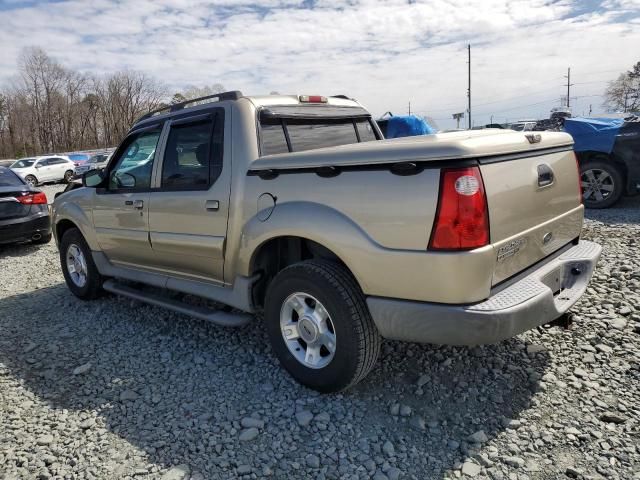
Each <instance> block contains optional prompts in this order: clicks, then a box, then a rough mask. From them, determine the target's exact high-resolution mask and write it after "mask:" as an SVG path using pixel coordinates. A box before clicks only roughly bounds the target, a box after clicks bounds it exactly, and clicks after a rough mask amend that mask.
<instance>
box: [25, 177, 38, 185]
mask: <svg viewBox="0 0 640 480" xmlns="http://www.w3.org/2000/svg"><path fill="white" fill-rule="evenodd" d="M24 181H25V182H27V185H29V186H30V187H33V188H35V187H37V186H38V179H37V178H36V177H34V176H33V175H27V176H26V177H24Z"/></svg>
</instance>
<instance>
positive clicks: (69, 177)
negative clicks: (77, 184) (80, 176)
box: [64, 170, 74, 183]
mask: <svg viewBox="0 0 640 480" xmlns="http://www.w3.org/2000/svg"><path fill="white" fill-rule="evenodd" d="M73 175H74V173H73V170H67V171H66V172H64V182H65V183H71V180H73Z"/></svg>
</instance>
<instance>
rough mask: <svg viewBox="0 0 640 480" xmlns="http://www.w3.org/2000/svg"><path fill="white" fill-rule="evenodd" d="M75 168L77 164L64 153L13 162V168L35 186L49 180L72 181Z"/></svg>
mask: <svg viewBox="0 0 640 480" xmlns="http://www.w3.org/2000/svg"><path fill="white" fill-rule="evenodd" d="M75 168H76V166H75V164H74V163H73V162H72V161H71V160H70V159H69V157H65V156H64V155H51V156H44V157H32V158H21V159H20V160H16V161H15V162H14V163H12V164H11V170H13V171H14V172H16V173H17V174H18V175H20V176H21V177H22V178H23V179H24V180H25V182H27V183H28V184H29V185H31V186H33V187H36V186H38V185H39V184H41V183H47V182H60V181H65V182H70V181H71V180H72V179H73V176H74V175H75Z"/></svg>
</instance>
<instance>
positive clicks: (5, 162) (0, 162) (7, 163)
mask: <svg viewBox="0 0 640 480" xmlns="http://www.w3.org/2000/svg"><path fill="white" fill-rule="evenodd" d="M14 162H15V160H10V159H7V160H0V167H10V166H11V164H12V163H14Z"/></svg>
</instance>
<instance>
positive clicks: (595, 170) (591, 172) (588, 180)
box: [580, 158, 624, 208]
mask: <svg viewBox="0 0 640 480" xmlns="http://www.w3.org/2000/svg"><path fill="white" fill-rule="evenodd" d="M580 185H581V186H582V201H583V202H584V206H585V207H587V208H608V207H610V206H612V205H613V204H614V203H616V202H617V201H618V200H619V199H620V197H621V196H622V193H623V191H624V181H623V178H622V173H620V170H619V169H618V168H617V167H616V166H615V165H614V164H613V163H612V162H611V161H610V160H608V159H604V158H596V159H594V160H589V161H587V162H585V163H583V164H582V165H580Z"/></svg>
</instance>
